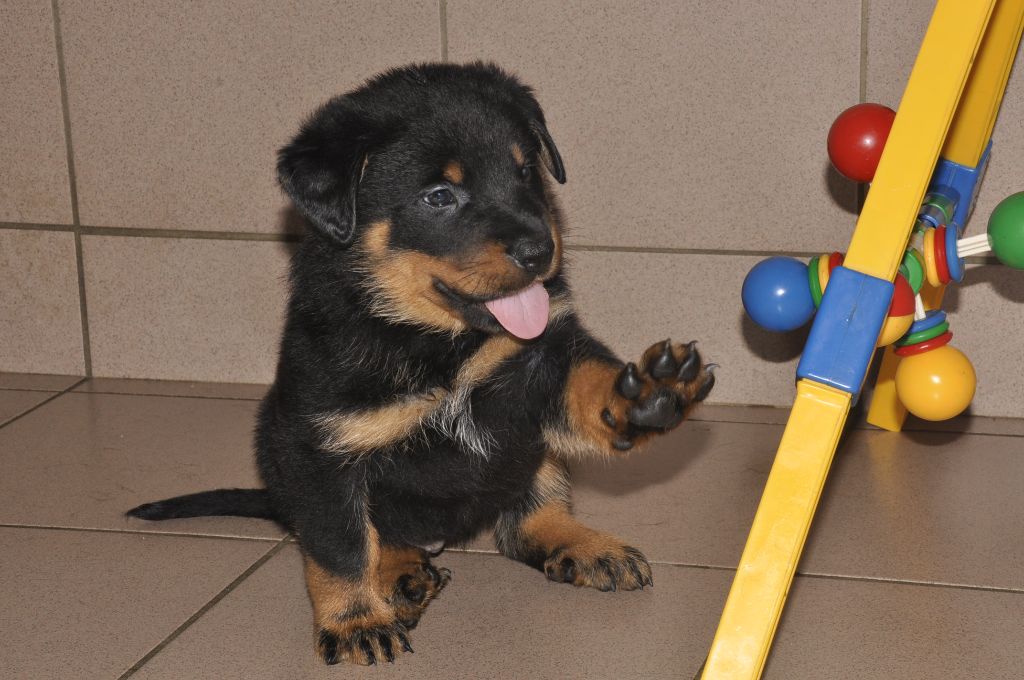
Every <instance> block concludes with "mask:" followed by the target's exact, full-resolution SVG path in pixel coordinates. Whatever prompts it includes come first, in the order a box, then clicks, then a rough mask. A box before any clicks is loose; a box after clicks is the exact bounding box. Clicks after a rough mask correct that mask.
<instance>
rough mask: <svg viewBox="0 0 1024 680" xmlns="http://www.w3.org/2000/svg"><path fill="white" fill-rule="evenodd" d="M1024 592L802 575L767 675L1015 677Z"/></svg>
mask: <svg viewBox="0 0 1024 680" xmlns="http://www.w3.org/2000/svg"><path fill="white" fill-rule="evenodd" d="M1022 613H1024V594H1021V593H995V592H985V591H977V590H961V589H952V588H933V587H920V586H908V585H900V584H893V583H865V582H857V581H836V580H826V579H808V578H797V579H796V582H795V584H794V586H793V589H792V591H791V592H790V595H789V600H788V603H787V605H786V612H785V613H784V614H783V618H782V622H781V624H780V626H779V630H778V634H777V636H776V638H775V644H774V647H773V651H772V654H771V656H770V657H769V659H768V665H767V667H766V668H765V673H764V676H763V677H764V680H795V679H797V678H857V680H892V679H893V678H900V679H901V680H934V679H935V678H971V680H997V679H998V680H1011V679H1012V678H1019V677H1020V676H1021V669H1022V668H1024V646H1021V644H1020V642H1021V640H1022V639H1024V616H1022Z"/></svg>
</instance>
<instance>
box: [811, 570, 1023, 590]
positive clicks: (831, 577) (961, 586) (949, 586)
mask: <svg viewBox="0 0 1024 680" xmlns="http://www.w3.org/2000/svg"><path fill="white" fill-rule="evenodd" d="M797 576H804V577H806V578H813V579H821V580H825V581H857V582H860V583H895V584H897V585H901V586H917V587H921V588H943V589H946V590H975V591H980V592H984V593H1010V594H1012V595H1024V588H1007V587H1000V586H975V585H971V584H969V583H946V582H943V581H917V580H914V579H900V578H882V577H876V576H842V575H840V574H818V573H814V572H800V571H798V572H797Z"/></svg>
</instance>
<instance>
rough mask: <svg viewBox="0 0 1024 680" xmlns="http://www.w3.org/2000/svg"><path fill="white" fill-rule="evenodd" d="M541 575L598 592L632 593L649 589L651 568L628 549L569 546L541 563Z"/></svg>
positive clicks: (641, 557)
mask: <svg viewBox="0 0 1024 680" xmlns="http://www.w3.org/2000/svg"><path fill="white" fill-rule="evenodd" d="M544 574H545V575H546V576H547V577H548V578H549V579H550V580H552V581H556V582H558V583H571V584H573V585H575V586H588V587H590V588H597V589H598V590H602V591H605V592H607V591H610V590H636V589H637V588H640V589H643V587H644V586H653V585H654V580H653V578H652V577H651V565H650V564H648V563H647V558H645V557H644V555H643V553H641V552H640V551H639V550H637V549H636V548H633V547H630V546H628V545H620V544H611V543H609V544H606V545H593V544H589V545H588V544H582V545H570V546H566V547H563V548H559V549H558V550H555V551H554V552H553V553H551V555H549V556H548V558H547V560H545V561H544Z"/></svg>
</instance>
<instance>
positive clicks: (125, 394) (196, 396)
mask: <svg viewBox="0 0 1024 680" xmlns="http://www.w3.org/2000/svg"><path fill="white" fill-rule="evenodd" d="M72 394H109V395H114V396H118V397H166V398H168V399H216V400H219V401H262V400H263V397H218V396H213V395H209V394H151V393H149V392H116V391H114V390H77V391H75V392H72Z"/></svg>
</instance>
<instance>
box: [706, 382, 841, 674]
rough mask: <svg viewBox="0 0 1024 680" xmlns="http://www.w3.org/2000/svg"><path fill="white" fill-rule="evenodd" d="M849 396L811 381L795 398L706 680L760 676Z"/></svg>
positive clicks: (800, 389)
mask: <svg viewBox="0 0 1024 680" xmlns="http://www.w3.org/2000/svg"><path fill="white" fill-rule="evenodd" d="M851 399H852V396H851V395H850V394H849V393H848V392H842V391H840V390H837V389H835V388H832V387H829V386H827V385H822V384H819V383H816V382H814V381H811V380H801V381H800V382H799V383H797V393H796V401H794V402H793V410H792V412H791V413H790V416H789V422H788V424H787V425H786V431H785V432H784V433H783V435H782V442H781V443H780V444H779V451H778V454H777V455H776V457H775V463H774V464H773V465H772V471H771V473H770V474H769V476H768V482H767V484H766V485H765V489H764V495H763V496H762V497H761V504H760V506H758V508H757V514H756V515H755V516H754V523H753V526H751V528H750V537H749V538H748V539H747V545H746V547H745V548H744V549H743V556H742V557H741V558H740V566H739V569H738V570H737V572H736V578H735V579H734V580H733V582H732V589H731V590H730V591H729V599H728V600H727V601H726V604H725V610H724V611H723V613H722V620H721V623H720V624H719V626H718V632H717V634H716V635H715V640H714V642H713V643H712V645H711V653H710V654H709V655H708V660H707V663H706V664H705V666H704V674H703V676H702V677H703V678H705V680H708V679H711V678H714V679H715V680H719V679H725V678H758V677H760V675H761V670H762V669H763V668H764V664H765V661H766V660H767V658H768V650H769V648H770V647H771V641H772V637H773V636H774V634H775V627H776V626H777V625H778V621H779V617H780V616H781V615H782V607H783V605H784V604H785V602H786V595H787V594H788V593H789V584H790V583H791V582H792V580H793V573H794V572H795V571H796V565H797V562H798V561H799V559H800V553H801V552H802V551H803V547H804V541H805V540H806V538H807V532H808V531H809V530H810V527H811V520H812V518H813V517H814V510H815V508H816V507H817V505H818V498H819V497H820V496H821V490H822V488H823V487H824V485H825V478H826V476H827V475H828V469H829V466H830V465H831V464H832V456H833V455H834V453H835V450H836V446H838V444H839V435H840V434H842V431H843V424H844V423H845V422H846V416H847V414H848V413H849V411H850V402H851Z"/></svg>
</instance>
